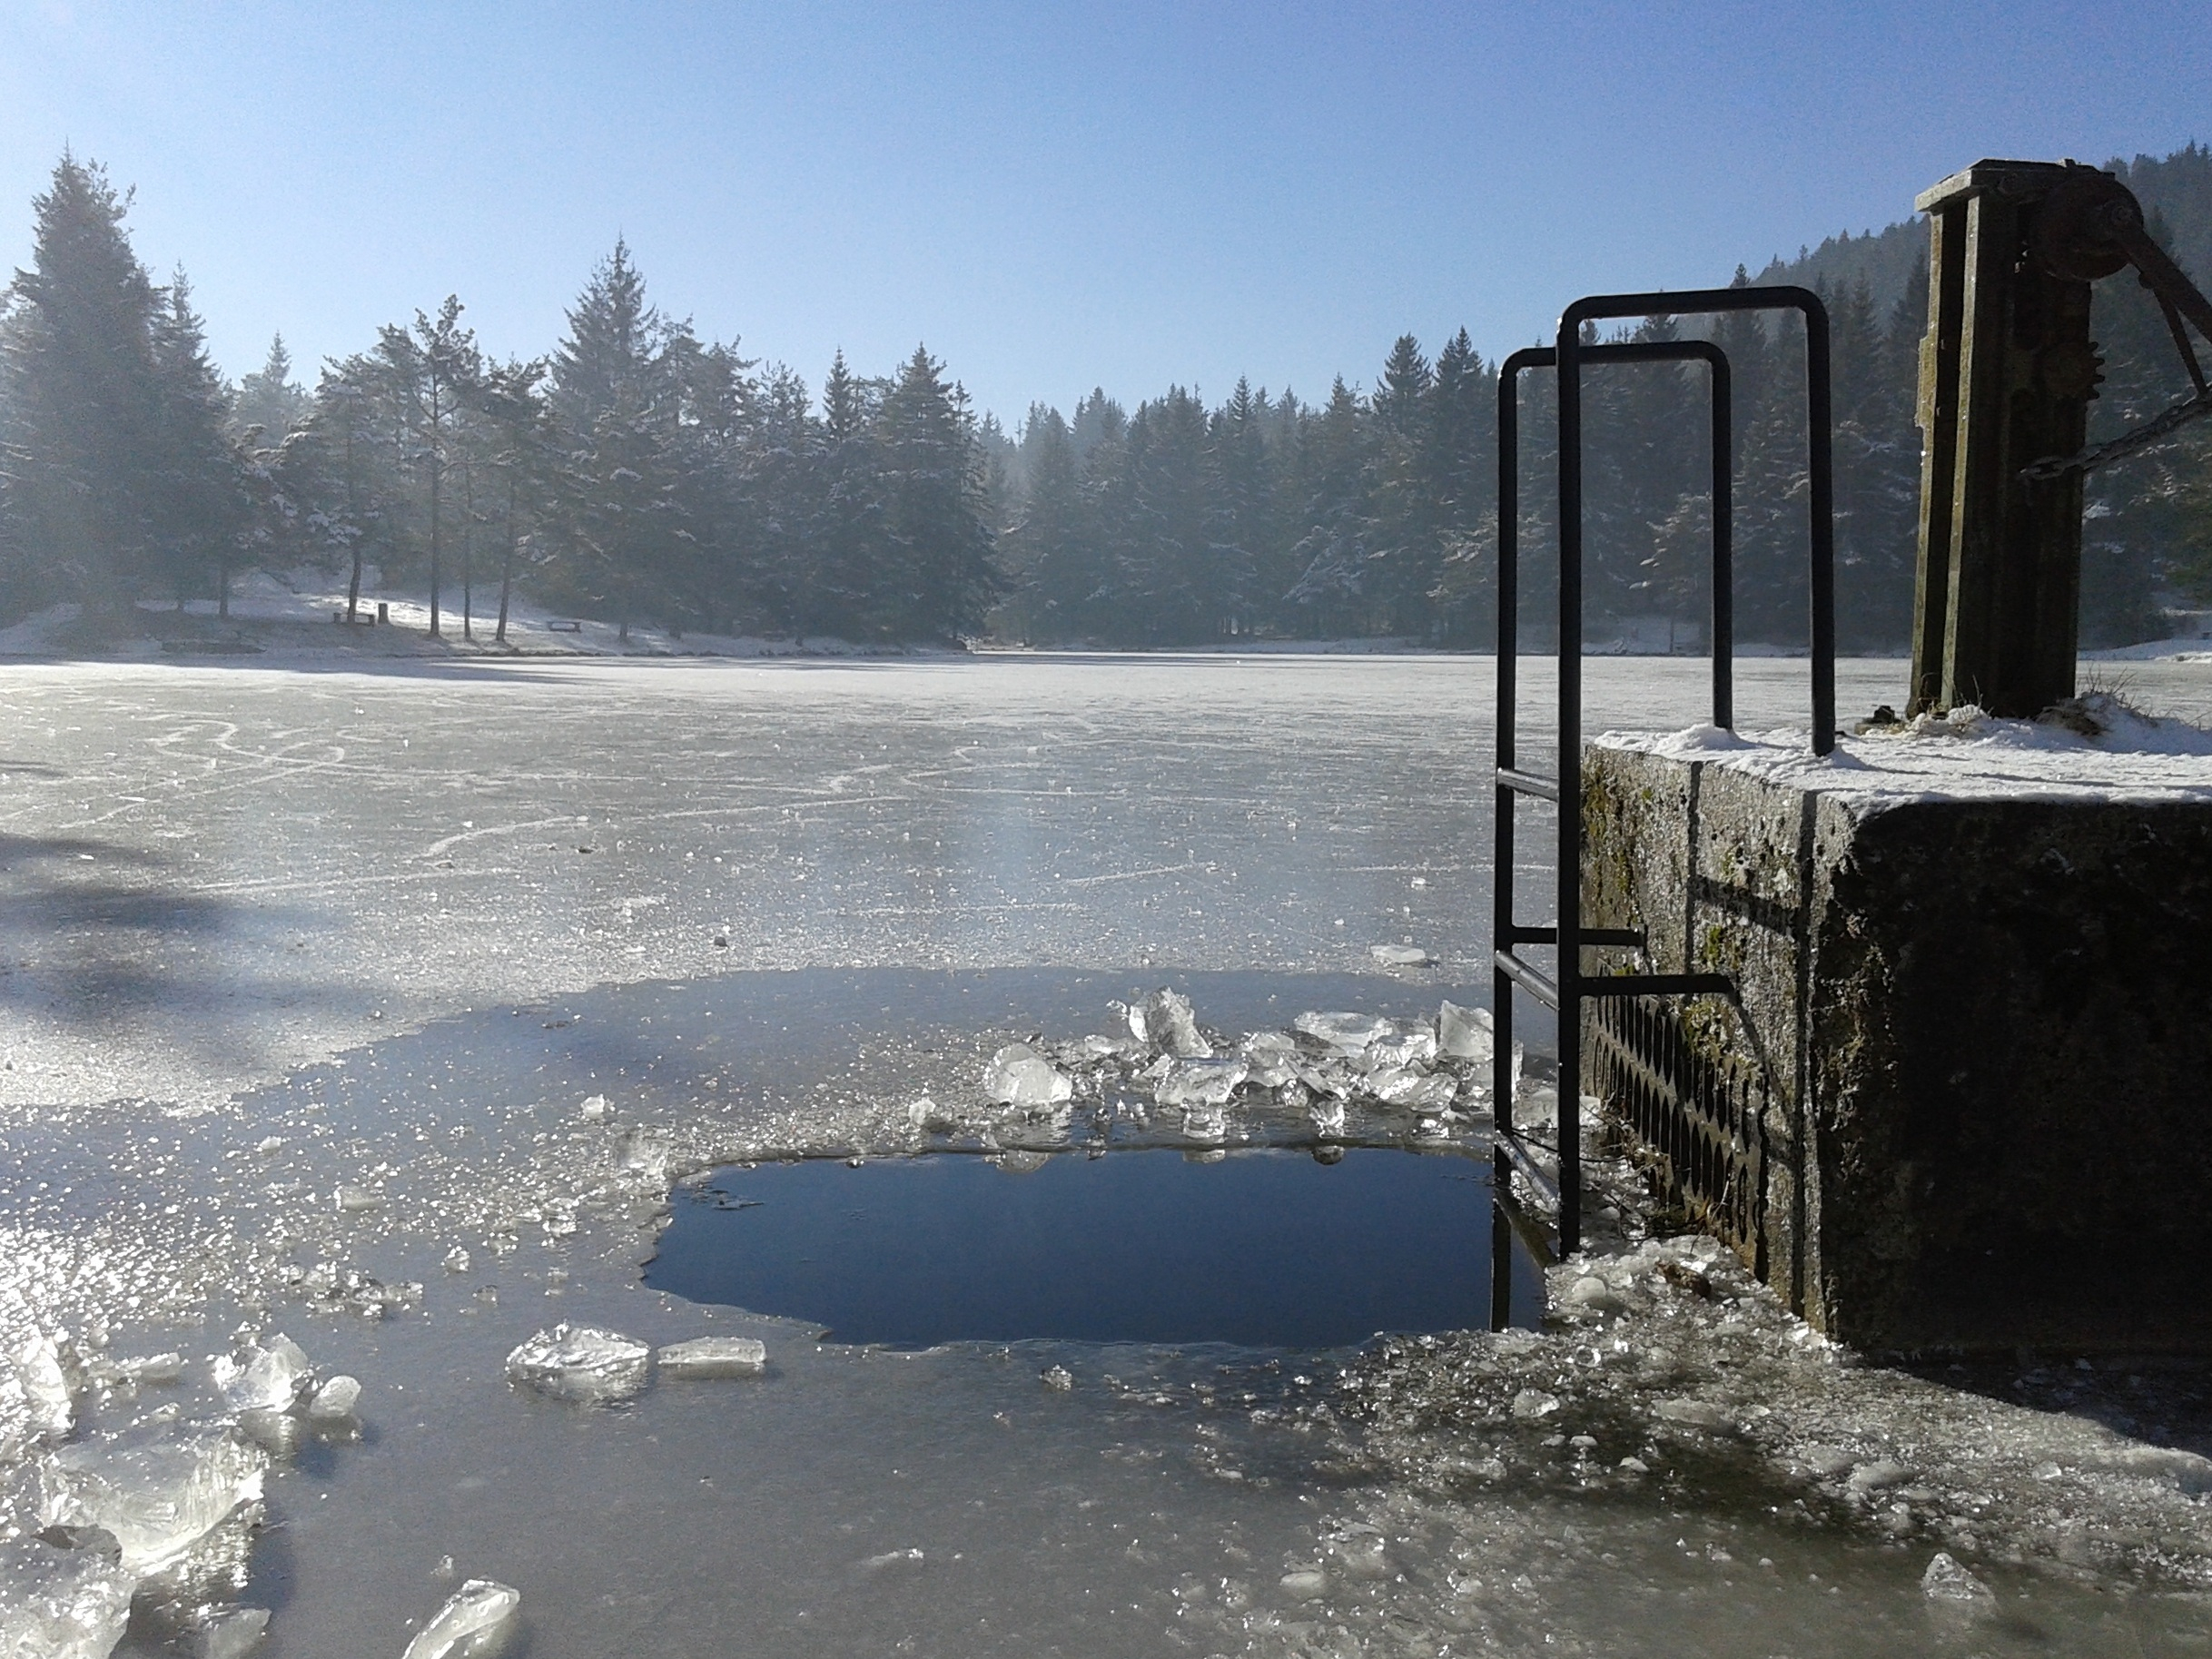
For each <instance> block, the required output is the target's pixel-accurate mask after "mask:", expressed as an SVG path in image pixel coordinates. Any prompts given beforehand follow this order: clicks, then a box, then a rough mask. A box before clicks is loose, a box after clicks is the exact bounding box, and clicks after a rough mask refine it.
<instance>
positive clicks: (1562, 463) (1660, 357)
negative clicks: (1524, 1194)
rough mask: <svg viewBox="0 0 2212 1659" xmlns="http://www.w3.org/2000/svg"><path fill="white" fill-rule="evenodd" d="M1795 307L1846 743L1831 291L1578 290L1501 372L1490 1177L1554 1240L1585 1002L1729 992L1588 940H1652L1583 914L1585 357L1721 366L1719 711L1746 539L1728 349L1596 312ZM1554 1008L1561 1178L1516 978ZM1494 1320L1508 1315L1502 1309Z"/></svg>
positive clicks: (1818, 660) (1831, 665) (1823, 590)
mask: <svg viewBox="0 0 2212 1659" xmlns="http://www.w3.org/2000/svg"><path fill="white" fill-rule="evenodd" d="M1729 311H1797V312H1799V313H1801V314H1802V316H1803V318H1804V324H1805V404H1806V426H1807V451H1808V453H1807V468H1808V471H1809V473H1810V481H1811V485H1812V489H1811V496H1812V499H1811V502H1810V510H1809V514H1808V517H1809V518H1810V524H1809V527H1808V528H1809V532H1810V534H1809V540H1810V565H1811V569H1810V587H1811V593H1810V609H1811V624H1812V750H1813V753H1814V754H1816V755H1825V754H1827V753H1828V752H1829V751H1830V750H1831V749H1832V748H1833V747H1834V746H1835V585H1834V564H1835V531H1834V513H1835V480H1834V474H1833V465H1832V453H1831V439H1830V409H1829V404H1830V393H1829V359H1828V312H1827V309H1826V307H1825V306H1823V305H1822V303H1821V300H1820V297H1819V296H1818V295H1817V294H1814V293H1813V292H1812V291H1811V290H1810V289H1805V288H1798V287H1793V286H1791V287H1764V288H1716V289H1693V290H1688V291H1684V292H1681V293H1672V294H1669V293H1641V294H1602V295H1595V296H1593V297H1591V298H1588V299H1585V300H1577V301H1575V303H1574V304H1572V305H1570V306H1568V307H1567V309H1566V310H1565V311H1564V312H1563V313H1561V315H1560V319H1559V331H1558V335H1557V339H1556V343H1555V345H1554V346H1551V347H1537V348H1532V349H1530V350H1527V351H1516V352H1515V353H1514V354H1513V355H1512V356H1511V357H1509V358H1507V359H1506V361H1505V363H1504V364H1503V365H1501V367H1500V371H1499V375H1498V428H1497V431H1498V513H1497V524H1498V538H1497V542H1498V560H1497V570H1498V607H1497V621H1498V633H1497V766H1496V815H1495V819H1494V824H1495V843H1494V848H1495V856H1494V862H1493V874H1492V885H1493V890H1494V904H1495V908H1494V912H1493V923H1492V933H1493V938H1492V942H1491V943H1492V964H1493V973H1492V992H1491V1007H1492V1011H1493V1019H1494V1022H1495V1034H1496V1061H1495V1071H1494V1073H1493V1091H1492V1093H1493V1108H1494V1110H1495V1111H1496V1151H1495V1163H1494V1170H1493V1181H1492V1190H1493V1191H1494V1192H1496V1194H1497V1195H1498V1197H1499V1199H1500V1200H1501V1202H1504V1203H1506V1204H1508V1205H1510V1204H1511V1203H1512V1201H1513V1200H1512V1178H1513V1175H1514V1174H1515V1172H1516V1171H1518V1172H1520V1173H1521V1175H1522V1176H1523V1178H1524V1179H1525V1180H1528V1179H1531V1178H1533V1179H1534V1180H1535V1183H1536V1190H1537V1192H1538V1194H1539V1196H1540V1197H1541V1198H1543V1199H1544V1200H1545V1201H1546V1202H1547V1203H1549V1204H1550V1206H1551V1207H1552V1209H1553V1210H1554V1214H1555V1239H1556V1249H1557V1253H1558V1255H1559V1256H1560V1257H1562V1258H1565V1257H1566V1256H1569V1255H1572V1254H1573V1253H1574V1252H1575V1250H1577V1249H1580V1248H1581V1244H1582V1042H1581V1038H1582V1026H1583V1005H1584V1003H1585V1002H1592V1001H1595V1000H1597V999H1616V998H1626V997H1676V996H1694V995H1708V994H1710V995H1722V996H1732V995H1733V993H1734V985H1733V982H1732V981H1731V980H1730V979H1729V978H1728V976H1727V975H1725V974H1720V973H1605V974H1590V973H1585V972H1584V970H1583V965H1582V956H1583V951H1584V950H1585V947H1591V946H1601V947H1602V946H1626V947H1632V948H1641V947H1643V946H1644V944H1645V943H1646V942H1645V940H1644V936H1643V934H1642V933H1639V932H1637V931H1636V930H1634V929H1623V928H1595V927H1587V926H1585V925H1584V923H1583V917H1582V625H1583V614H1582V613H1583V592H1582V577H1583V569H1582V565H1583V486H1582V459H1583V458H1582V435H1583V434H1582V429H1583V420H1582V371H1583V368H1584V365H1585V364H1586V363H1598V364H1602V363H1608V362H1621V363H1634V362H1671V361H1702V362H1703V363H1705V364H1706V365H1707V367H1708V368H1709V370H1711V384H1712V389H1713V439H1712V451H1713V455H1712V465H1713V471H1712V486H1711V488H1712V493H1713V499H1712V519H1713V583H1712V589H1713V591H1712V657H1713V724H1714V725H1715V726H1723V727H1728V728H1733V726H1734V724H1735V696H1734V678H1733V655H1734V647H1735V624H1734V599H1733V577H1734V568H1733V523H1732V496H1731V480H1732V475H1733V466H1734V459H1733V410H1732V409H1731V401H1732V393H1731V385H1730V376H1729V366H1728V359H1727V355H1726V353H1725V352H1723V351H1722V350H1721V348H1720V347H1719V346H1717V345H1715V344H1713V343H1712V342H1711V341H1695V340H1692V341H1636V342H1618V341H1616V342H1608V343H1605V344H1593V343H1586V342H1585V341H1584V340H1583V338H1582V331H1583V328H1584V326H1585V324H1587V323H1591V322H1594V321H1605V320H1612V319H1623V318H1647V317H1677V316H1700V315H1711V314H1715V313H1720V312H1729ZM1543 368H1548V369H1553V370H1556V372H1557V377H1558V420H1559V525H1558V535H1559V632H1558V682H1559V684H1558V710H1559V712H1558V723H1557V730H1558V768H1559V769H1558V772H1557V775H1555V776H1553V777H1544V776H1541V775H1536V774H1533V773H1530V772H1527V771H1525V770H1523V769H1522V767H1521V765H1520V764H1519V755H1518V753H1517V744H1516V715H1517V711H1518V696H1519V651H1520V617H1519V610H1520V569H1519V546H1518V518H1519V512H1520V488H1519V486H1520V479H1519V469H1520V406H1519V380H1520V376H1521V375H1522V374H1523V373H1524V372H1525V371H1526V370H1531V369H1543ZM1521 795H1531V796H1534V797H1536V798H1538V799H1541V800H1545V801H1549V802H1552V803H1554V805H1555V808H1556V813H1557V819H1558V825H1557V832H1558V833H1557V853H1556V857H1557V867H1556V872H1555V881H1556V887H1555V899H1556V909H1557V920H1556V922H1555V923H1554V924H1553V925H1551V926H1549V927H1543V926H1528V925H1524V924H1522V923H1520V922H1518V921H1517V920H1516V916H1515V897H1516V894H1515V891H1514V889H1515V882H1514V862H1513V861H1514V830H1515V822H1514V810H1515V805H1516V801H1517V799H1518V797H1519V796H1521ZM1525 945H1549V946H1551V947H1552V948H1553V952H1554V958H1553V971H1552V972H1551V973H1545V972H1544V970H1543V969H1542V968H1541V967H1539V966H1538V965H1536V963H1532V962H1530V961H1528V960H1527V959H1526V957H1525V956H1523V955H1522V954H1521V947H1522V946H1525ZM1516 986H1517V987H1519V988H1520V989H1521V990H1523V991H1526V992H1527V993H1528V994H1529V995H1531V996H1533V997H1535V998H1536V1000H1537V1001H1538V1002H1542V1003H1544V1004H1545V1005H1546V1006H1547V1007H1549V1008H1552V1009H1554V1010H1555V1011H1556V1012H1557V1014H1558V1029H1559V1077H1558V1101H1559V1105H1558V1133H1557V1141H1558V1144H1557V1146H1556V1147H1555V1148H1545V1149H1542V1150H1549V1151H1551V1152H1552V1153H1553V1155H1554V1157H1555V1162H1556V1170H1557V1174H1556V1178H1555V1180H1551V1181H1546V1180H1544V1179H1543V1174H1542V1168H1541V1160H1538V1159H1536V1157H1535V1156H1534V1155H1533V1150H1532V1143H1530V1142H1529V1141H1528V1138H1527V1137H1526V1135H1525V1134H1524V1133H1523V1132H1522V1131H1520V1130H1519V1129H1518V1128H1517V1127H1516V1124H1515V1122H1514V1114H1513V1106H1514V1102H1513V1098H1512V1081H1511V1080H1512V1047H1513V992H1514V990H1515V988H1516ZM1493 1317H1494V1320H1495V1317H1496V1316H1495V1314H1494V1316H1493Z"/></svg>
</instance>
